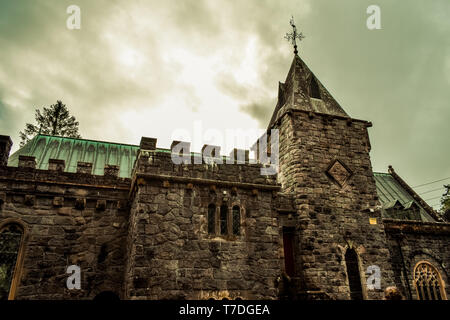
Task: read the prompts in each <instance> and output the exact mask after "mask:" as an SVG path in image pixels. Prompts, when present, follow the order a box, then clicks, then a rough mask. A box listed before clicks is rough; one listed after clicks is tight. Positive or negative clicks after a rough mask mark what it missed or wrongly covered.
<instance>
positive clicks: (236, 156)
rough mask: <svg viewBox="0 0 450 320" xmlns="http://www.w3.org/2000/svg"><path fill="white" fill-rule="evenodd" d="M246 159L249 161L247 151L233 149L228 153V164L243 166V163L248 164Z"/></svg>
mask: <svg viewBox="0 0 450 320" xmlns="http://www.w3.org/2000/svg"><path fill="white" fill-rule="evenodd" d="M248 159H249V151H248V150H243V149H236V148H234V149H233V150H231V152H230V159H229V163H231V164H236V163H237V164H244V163H248ZM227 163H228V161H227Z"/></svg>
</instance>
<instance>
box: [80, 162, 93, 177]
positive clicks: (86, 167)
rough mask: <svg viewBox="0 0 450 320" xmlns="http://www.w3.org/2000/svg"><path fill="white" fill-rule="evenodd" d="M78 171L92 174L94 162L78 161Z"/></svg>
mask: <svg viewBox="0 0 450 320" xmlns="http://www.w3.org/2000/svg"><path fill="white" fill-rule="evenodd" d="M77 173H81V174H91V173H92V163H91V162H81V161H78V163H77Z"/></svg>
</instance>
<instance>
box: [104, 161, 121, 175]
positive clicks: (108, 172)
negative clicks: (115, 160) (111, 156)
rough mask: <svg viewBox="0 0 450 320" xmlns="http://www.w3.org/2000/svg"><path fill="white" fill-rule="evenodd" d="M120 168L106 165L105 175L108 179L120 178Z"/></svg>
mask: <svg viewBox="0 0 450 320" xmlns="http://www.w3.org/2000/svg"><path fill="white" fill-rule="evenodd" d="M119 170H120V166H116V165H113V164H107V165H105V169H104V175H105V176H107V177H118V176H119Z"/></svg>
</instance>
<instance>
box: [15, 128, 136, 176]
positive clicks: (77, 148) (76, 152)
mask: <svg viewBox="0 0 450 320" xmlns="http://www.w3.org/2000/svg"><path fill="white" fill-rule="evenodd" d="M138 150H139V146H136V145H129V144H120V143H112V142H104V141H95V140H86V139H76V138H63V137H56V136H48V135H43V134H39V135H37V136H35V137H34V138H33V139H31V140H30V141H29V142H28V143H27V144H26V145H25V146H23V147H22V148H21V149H19V150H18V151H16V152H15V153H13V154H12V155H11V157H10V158H9V160H8V166H12V167H17V166H18V164H19V155H25V156H33V157H35V158H36V168H37V169H42V170H47V169H48V160H49V159H60V160H65V162H66V168H65V171H66V172H76V171H77V162H79V161H80V162H91V163H92V174H95V175H103V174H104V167H105V165H106V164H112V165H118V166H120V168H119V177H122V178H129V177H131V171H132V170H133V166H134V161H135V159H136V155H137V152H138Z"/></svg>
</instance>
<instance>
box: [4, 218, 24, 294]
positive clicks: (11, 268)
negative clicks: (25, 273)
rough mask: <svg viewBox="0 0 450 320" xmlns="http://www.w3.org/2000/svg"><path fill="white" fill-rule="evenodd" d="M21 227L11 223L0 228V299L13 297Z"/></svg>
mask: <svg viewBox="0 0 450 320" xmlns="http://www.w3.org/2000/svg"><path fill="white" fill-rule="evenodd" d="M22 239H23V228H22V227H21V226H20V225H18V224H16V223H11V224H8V225H6V226H4V227H2V228H1V229H0V300H7V299H13V293H14V292H13V290H14V287H13V285H14V278H15V276H16V275H15V274H16V273H17V272H18V271H17V267H16V266H17V262H18V259H19V253H20V248H21V244H22Z"/></svg>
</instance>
